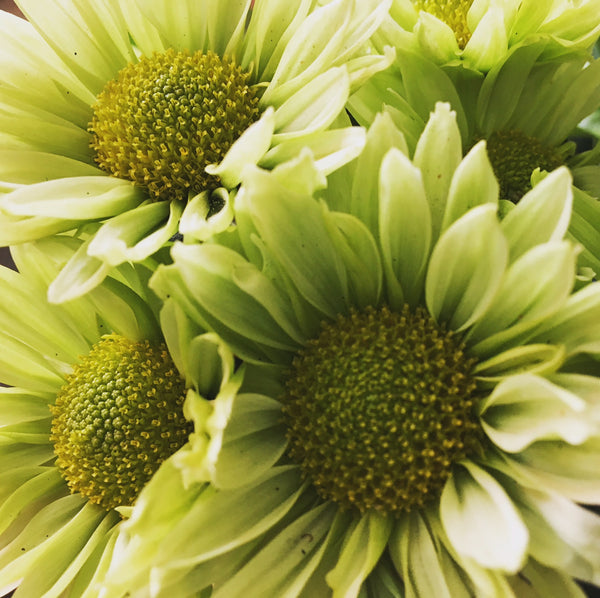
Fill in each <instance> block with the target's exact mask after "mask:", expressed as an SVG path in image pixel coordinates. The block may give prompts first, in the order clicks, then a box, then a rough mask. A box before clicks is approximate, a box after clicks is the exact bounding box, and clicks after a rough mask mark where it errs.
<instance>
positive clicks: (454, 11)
mask: <svg viewBox="0 0 600 598" xmlns="http://www.w3.org/2000/svg"><path fill="white" fill-rule="evenodd" d="M413 4H414V5H415V8H417V9H418V10H424V11H425V12H428V13H429V14H431V15H433V16H434V17H437V18H438V19H439V20H440V21H444V23H446V25H448V26H449V27H450V28H451V29H452V30H453V31H454V33H455V35H456V41H457V42H458V45H459V47H460V48H461V49H462V48H464V47H465V46H466V45H467V42H468V41H469V39H470V38H471V32H470V31H469V27H468V25H467V13H468V12H469V9H470V8H471V4H473V0H458V1H456V0H455V1H451V0H449V1H446V2H444V0H437V1H436V0H413Z"/></svg>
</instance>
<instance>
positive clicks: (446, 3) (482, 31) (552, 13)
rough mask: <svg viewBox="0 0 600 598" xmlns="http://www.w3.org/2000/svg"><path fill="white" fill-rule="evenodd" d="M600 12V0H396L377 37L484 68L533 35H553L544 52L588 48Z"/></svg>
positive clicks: (439, 59)
mask: <svg viewBox="0 0 600 598" xmlns="http://www.w3.org/2000/svg"><path fill="white" fill-rule="evenodd" d="M599 14H600V2H599V1H598V0H577V1H571V0H558V1H556V0H503V1H502V2H490V1H489V0H475V1H473V0H453V1H450V0H440V1H435V0H394V2H393V4H392V8H391V9H390V16H389V17H388V18H387V19H386V21H385V23H384V25H383V27H382V28H381V30H380V32H379V33H378V35H377V36H376V37H375V38H374V41H375V42H376V44H377V45H380V44H388V45H392V46H394V47H397V48H398V49H399V50H415V51H417V52H418V53H420V54H422V55H423V56H426V57H427V58H428V59H430V60H432V61H433V62H435V63H436V64H439V65H457V64H462V65H464V66H466V67H467V68H469V69H473V70H476V71H482V72H485V71H488V70H490V69H491V68H493V67H494V66H495V65H496V64H497V63H498V62H500V61H502V60H503V59H504V57H505V56H506V54H507V52H509V51H510V50H511V49H512V48H514V47H515V46H518V45H520V44H522V43H526V42H528V41H530V40H531V39H533V38H542V39H544V40H546V41H548V45H547V47H546V49H545V50H544V57H554V56H560V55H565V54H569V53H570V52H573V51H577V50H581V49H584V50H585V49H589V48H590V47H591V46H593V44H594V42H595V41H596V40H597V39H598V36H599V35H600V21H599V20H598V15H599Z"/></svg>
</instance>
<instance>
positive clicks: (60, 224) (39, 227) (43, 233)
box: [0, 194, 79, 247]
mask: <svg viewBox="0 0 600 598" xmlns="http://www.w3.org/2000/svg"><path fill="white" fill-rule="evenodd" d="M78 224H79V221H77V220H65V219H64V218H52V217H48V218H46V217H39V216H34V217H28V216H25V217H21V216H10V215H9V214H5V213H3V212H2V196H1V194H0V246H2V247H6V246H8V245H17V244H19V243H28V242H30V241H35V240H36V239H41V238H43V237H48V236H51V235H54V234H55V233H61V232H64V231H66V230H71V229H74V228H76V227H77V225H78Z"/></svg>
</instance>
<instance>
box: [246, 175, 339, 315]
mask: <svg viewBox="0 0 600 598" xmlns="http://www.w3.org/2000/svg"><path fill="white" fill-rule="evenodd" d="M244 184H245V186H246V193H245V194H244V196H243V203H242V201H241V199H242V198H241V197H240V196H238V205H237V210H238V211H239V212H241V211H244V212H246V213H247V214H248V215H249V216H250V217H251V219H252V222H253V224H254V226H255V227H256V229H257V231H258V233H259V234H260V239H261V241H262V243H264V245H265V247H266V249H267V250H268V252H269V254H270V256H271V257H272V258H274V259H275V260H276V261H277V262H279V263H280V264H281V265H282V267H283V269H284V270H285V272H286V274H287V275H288V276H289V277H290V279H291V281H292V282H293V284H294V285H295V287H296V288H297V289H298V292H299V293H300V294H301V295H302V296H303V297H304V298H305V299H306V301H308V302H309V303H310V304H311V305H313V306H314V307H316V308H317V309H318V310H319V311H321V312H322V313H324V314H326V315H328V316H330V317H335V316H336V315H337V314H338V313H340V312H341V311H343V310H344V309H345V308H346V306H347V305H348V303H349V297H348V280H347V273H346V271H345V268H344V263H343V260H342V257H341V256H340V253H339V249H338V247H337V243H336V242H335V239H334V238H332V234H331V232H330V230H329V229H330V228H331V227H333V226H335V225H334V222H333V218H332V217H331V216H330V215H329V213H328V211H327V209H326V207H325V206H323V205H321V204H320V203H319V202H317V201H316V200H314V199H313V198H312V197H307V196H301V195H296V194H294V193H292V192H290V191H289V190H287V189H285V188H283V187H280V186H279V185H277V184H273V182H272V179H271V177H270V176H269V175H268V174H267V173H263V172H261V171H258V170H254V171H252V172H251V173H250V172H249V173H248V176H247V178H246V179H245V181H244Z"/></svg>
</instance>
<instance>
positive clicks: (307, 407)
mask: <svg viewBox="0 0 600 598" xmlns="http://www.w3.org/2000/svg"><path fill="white" fill-rule="evenodd" d="M474 363H475V361H474V359H472V358H470V357H468V356H467V355H466V354H465V345H464V343H463V342H462V341H461V340H460V339H459V338H457V337H456V336H455V335H454V334H453V333H452V332H448V331H447V330H445V328H444V327H440V326H438V325H437V324H436V323H435V322H434V321H433V319H432V318H431V317H430V316H429V314H428V313H427V311H426V310H425V309H423V308H417V309H416V310H415V311H411V310H410V309H409V308H408V307H407V306H405V307H404V309H403V310H402V312H401V313H395V312H392V311H390V310H389V309H388V308H386V307H383V308H381V309H373V308H368V309H367V310H365V311H364V312H360V313H359V312H355V311H353V312H352V313H351V314H350V315H349V316H347V317H342V316H340V317H338V319H337V321H335V322H333V323H325V324H323V325H322V329H321V332H320V335H319V336H318V338H316V339H314V340H312V341H310V342H309V343H308V344H307V346H306V347H305V348H304V349H303V350H302V351H300V353H299V354H298V355H297V356H296V358H295V359H294V362H293V365H292V368H291V371H290V372H289V375H288V377H287V380H286V390H285V395H284V397H283V399H282V403H283V405H284V407H283V413H284V421H285V424H286V426H287V430H288V439H289V449H288V450H289V454H290V457H291V458H292V459H293V460H294V461H296V462H297V463H299V464H300V466H301V468H302V471H303V473H304V475H305V477H306V478H307V479H308V480H310V481H311V482H312V483H313V484H314V486H315V488H316V489H317V492H318V493H319V494H320V495H321V496H322V497H323V498H325V499H327V500H332V501H334V502H336V503H338V504H339V505H341V506H342V507H344V508H353V509H358V510H359V511H361V512H364V511H367V510H371V509H375V510H378V511H381V512H384V513H397V512H407V511H410V510H412V509H413V508H419V507H422V506H423V505H425V504H427V503H428V502H430V501H431V500H434V499H436V498H439V495H440V493H441V490H442V488H443V486H444V484H445V482H446V480H447V479H448V477H449V476H450V472H451V467H452V465H453V463H456V462H457V461H460V460H461V459H463V458H465V457H466V456H468V455H470V454H472V453H474V452H477V451H479V450H481V439H482V434H483V433H482V431H481V428H480V426H479V423H478V421H477V418H476V416H475V414H474V410H473V408H474V404H475V400H476V399H475V381H474V379H473V377H472V374H471V372H472V369H473V365H474Z"/></svg>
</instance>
